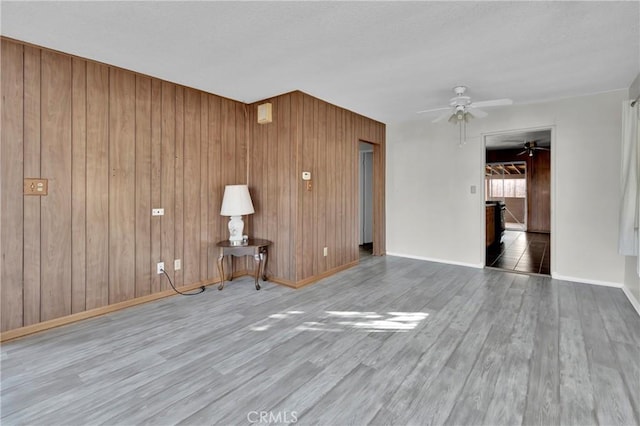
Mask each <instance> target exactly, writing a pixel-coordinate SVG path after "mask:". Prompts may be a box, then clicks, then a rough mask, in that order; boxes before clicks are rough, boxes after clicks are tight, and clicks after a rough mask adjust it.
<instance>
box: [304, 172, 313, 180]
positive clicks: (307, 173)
mask: <svg viewBox="0 0 640 426" xmlns="http://www.w3.org/2000/svg"><path fill="white" fill-rule="evenodd" d="M302 180H311V172H302Z"/></svg>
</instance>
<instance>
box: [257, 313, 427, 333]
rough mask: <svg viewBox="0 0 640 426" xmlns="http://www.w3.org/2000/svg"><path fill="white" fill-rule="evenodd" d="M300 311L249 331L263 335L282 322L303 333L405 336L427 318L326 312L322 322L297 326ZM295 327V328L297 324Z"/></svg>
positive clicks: (274, 317) (278, 316)
mask: <svg viewBox="0 0 640 426" xmlns="http://www.w3.org/2000/svg"><path fill="white" fill-rule="evenodd" d="M302 314H304V312H303V311H285V312H280V313H276V314H272V315H269V317H268V318H266V319H265V320H263V321H260V323H258V324H254V325H253V326H251V328H250V329H251V330H252V331H265V330H268V329H269V328H271V327H272V326H274V325H276V323H278V324H279V326H283V325H286V324H283V323H281V321H285V322H287V321H289V322H292V324H291V326H292V327H295V329H296V330H302V331H329V332H339V331H346V330H358V331H365V332H367V333H372V332H399V333H401V332H407V331H410V330H413V329H415V328H416V327H417V326H418V324H420V322H421V321H423V320H424V319H425V318H427V317H428V316H429V314H428V313H426V312H384V313H378V312H359V311H325V312H324V315H322V316H321V318H318V319H317V320H315V321H304V322H302V323H301V324H300V323H298V322H299V321H298V318H295V317H296V316H297V315H302ZM296 323H297V324H296Z"/></svg>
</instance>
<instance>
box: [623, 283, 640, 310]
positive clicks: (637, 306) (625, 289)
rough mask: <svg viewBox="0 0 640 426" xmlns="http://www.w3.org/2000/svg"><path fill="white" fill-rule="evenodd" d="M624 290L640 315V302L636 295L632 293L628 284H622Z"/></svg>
mask: <svg viewBox="0 0 640 426" xmlns="http://www.w3.org/2000/svg"><path fill="white" fill-rule="evenodd" d="M622 291H623V292H624V294H625V296H627V299H629V302H631V305H632V306H633V307H634V309H635V310H636V312H637V313H638V315H640V303H639V302H638V300H637V299H636V298H635V297H634V295H633V293H631V292H630V291H629V289H628V288H627V287H626V286H622Z"/></svg>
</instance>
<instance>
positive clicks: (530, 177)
mask: <svg viewBox="0 0 640 426" xmlns="http://www.w3.org/2000/svg"><path fill="white" fill-rule="evenodd" d="M484 176H485V177H484V184H485V236H486V238H485V266H488V267H492V268H499V269H505V270H509V271H514V272H522V273H534V274H543V275H550V274H551V129H542V130H523V131H514V132H508V133H501V134H495V135H487V136H485V164H484Z"/></svg>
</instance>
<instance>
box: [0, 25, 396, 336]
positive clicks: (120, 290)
mask: <svg viewBox="0 0 640 426" xmlns="http://www.w3.org/2000/svg"><path fill="white" fill-rule="evenodd" d="M0 55H1V62H2V64H1V70H0V71H1V72H2V86H1V90H2V105H1V115H2V131H1V134H2V146H1V147H0V167H1V169H0V173H1V176H0V177H1V182H0V203H1V204H0V207H1V208H2V216H1V218H0V251H1V255H2V257H1V259H0V280H1V288H2V290H1V292H2V293H1V298H2V299H1V302H0V308H1V314H0V331H3V332H4V331H8V330H14V329H18V328H20V327H26V326H31V325H34V324H38V323H41V322H43V321H47V320H53V319H59V318H63V317H65V316H68V315H71V314H79V313H82V312H86V311H89V310H92V309H95V308H102V307H105V306H109V305H114V304H117V303H120V302H126V301H130V300H133V299H135V298H145V297H148V296H149V295H154V294H159V293H162V292H164V291H166V290H167V289H169V284H168V282H167V280H166V279H165V278H164V277H163V276H161V275H157V274H156V273H155V269H156V266H155V265H156V263H157V262H160V261H163V262H165V269H166V270H167V272H168V273H169V275H170V276H171V277H172V279H173V280H174V284H175V285H176V286H183V285H184V286H187V285H194V284H201V283H208V282H213V281H217V280H218V279H219V277H218V273H217V268H216V266H215V258H216V256H217V249H216V248H215V242H216V241H219V240H221V239H224V238H226V236H227V220H226V218H222V217H221V216H220V215H219V208H220V204H221V200H222V194H223V191H224V185H226V184H236V183H245V182H247V181H248V183H249V186H250V190H251V194H252V197H253V202H254V204H255V207H256V214H255V215H252V216H250V218H249V220H248V226H247V232H248V233H250V234H251V235H254V236H259V237H263V238H268V239H270V240H272V241H273V242H274V245H273V247H272V248H271V250H270V259H269V265H268V273H269V275H270V276H271V277H272V278H274V280H275V281H277V282H280V283H283V284H287V285H291V286H294V287H297V286H301V285H304V284H306V283H309V282H312V281H315V280H316V279H318V278H321V277H322V276H326V275H327V274H330V273H332V272H335V271H337V270H339V269H342V268H344V267H346V266H349V265H351V264H354V263H355V262H357V260H358V205H357V202H358V192H357V191H358V185H357V177H358V161H357V159H358V142H359V141H366V142H370V143H373V144H374V162H375V166H374V189H375V191H376V195H375V197H377V198H375V197H374V253H375V254H384V244H385V241H384V186H385V185H384V173H385V172H384V164H385V160H384V153H385V147H384V143H385V140H384V139H385V126H384V124H382V123H379V122H376V121H374V120H370V119H368V118H366V117H363V116H360V115H358V114H355V113H353V112H351V111H347V110H344V109H342V108H339V107H336V106H334V105H331V104H328V103H326V102H324V101H321V100H319V99H316V98H313V97H311V96H309V95H306V94H304V93H301V92H292V93H289V94H285V95H282V96H278V97H275V98H273V99H270V100H269V101H270V102H272V103H273V118H274V120H273V123H271V124H266V125H258V124H257V123H256V116H257V111H256V109H257V105H258V104H259V103H256V104H254V105H245V104H243V103H240V102H236V101H232V100H229V99H225V98H221V97H219V96H215V95H212V94H208V93H205V92H201V91H198V90H194V89H190V88H186V87H183V86H180V85H176V84H173V83H170V82H166V81H162V80H159V79H156V78H152V77H149V76H145V75H142V74H137V73H134V72H130V71H126V70H123V69H120V68H117V67H112V66H108V65H104V64H101V63H97V62H93V61H89V60H85V59H82V58H77V57H74V56H71V55H66V54H63V53H59V52H55V51H51V50H48V49H44V48H39V47H37V46H31V45H27V44H24V43H21V42H18V41H14V40H9V39H5V38H2V45H1V50H0ZM303 170H304V171H310V172H311V173H312V189H311V191H308V190H307V188H306V184H305V182H303V181H302V179H301V173H302V171H303ZM26 177H31V178H33V177H41V178H46V179H48V180H49V194H48V195H47V196H42V197H39V196H24V195H23V193H22V189H23V179H24V178H26ZM160 207H161V208H164V212H165V214H164V216H161V217H152V216H151V209H152V208H160ZM324 247H328V256H326V257H325V256H324V255H323V248H324ZM174 259H181V262H182V269H181V270H178V271H174V270H173V261H174ZM235 262H236V265H237V266H236V269H240V271H238V272H240V273H242V270H243V269H244V267H245V266H246V264H245V263H243V261H242V260H238V259H236V260H235Z"/></svg>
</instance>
